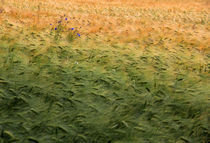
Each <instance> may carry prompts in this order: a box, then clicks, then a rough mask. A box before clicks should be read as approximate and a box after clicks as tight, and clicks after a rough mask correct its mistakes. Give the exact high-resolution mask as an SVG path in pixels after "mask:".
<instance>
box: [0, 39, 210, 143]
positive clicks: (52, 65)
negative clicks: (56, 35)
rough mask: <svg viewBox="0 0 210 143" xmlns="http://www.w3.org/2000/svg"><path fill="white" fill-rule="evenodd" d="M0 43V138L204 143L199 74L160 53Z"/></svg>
mask: <svg viewBox="0 0 210 143" xmlns="http://www.w3.org/2000/svg"><path fill="white" fill-rule="evenodd" d="M0 43H1V41H0ZM2 45H3V46H2V49H1V50H2V51H3V52H4V55H3V54H1V56H0V61H2V62H0V67H1V70H0V107H1V108H0V115H1V116H0V143H10V142H16V143H29V142H30V143H54V142H55V143H67V142H68V143H77V142H78V143H136V142H137V143H138V142H142V143H151V142H152V143H162V142H167V143H184V142H189V143H205V142H207V136H208V114H207V113H208V112H207V109H208V106H209V105H208V103H207V101H208V100H207V97H208V93H209V89H208V88H207V80H206V79H205V78H206V76H205V75H206V72H205V71H200V70H199V69H197V73H196V72H194V71H189V70H187V69H185V68H184V66H179V63H177V62H176V60H174V59H173V58H174V57H173V56H171V55H170V53H167V51H162V53H167V54H166V55H163V54H158V53H156V51H151V50H150V49H149V48H148V49H147V50H146V51H144V53H143V54H142V55H139V56H137V57H135V56H134V55H133V53H132V52H129V53H128V52H127V53H126V54H124V53H121V52H114V51H108V50H101V49H94V50H86V49H82V48H81V49H73V48H72V47H70V46H60V45H55V46H50V47H49V49H48V50H46V52H45V53H39V54H37V55H33V56H31V55H29V54H26V53H30V52H31V51H30V50H29V49H27V48H24V46H23V45H18V44H17V43H16V44H11V45H9V44H2ZM84 45H85V44H84ZM85 46H86V45H85ZM37 51H38V50H37ZM177 52H178V51H177ZM35 53H36V52H35ZM155 54H156V55H155ZM176 56H177V57H178V58H180V61H183V62H188V61H189V60H188V59H185V58H184V57H182V56H179V54H177V55H176ZM66 60H68V63H67V64H66V65H65V66H64V64H63V63H64V61H66ZM190 60H191V59H190ZM75 61H77V62H78V64H76V63H75Z"/></svg>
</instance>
